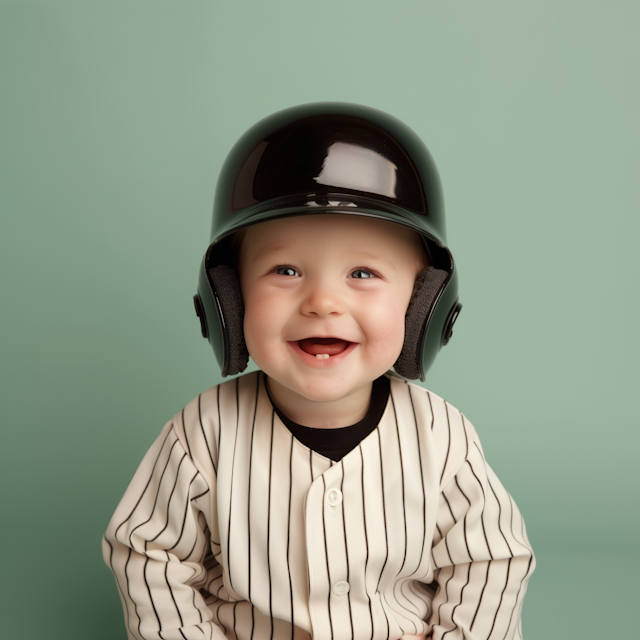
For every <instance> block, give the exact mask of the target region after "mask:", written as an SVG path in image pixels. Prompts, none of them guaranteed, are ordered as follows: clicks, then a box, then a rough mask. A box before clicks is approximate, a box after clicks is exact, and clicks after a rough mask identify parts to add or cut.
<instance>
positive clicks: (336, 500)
mask: <svg viewBox="0 0 640 640" xmlns="http://www.w3.org/2000/svg"><path fill="white" fill-rule="evenodd" d="M327 502H328V503H329V506H331V507H333V508H334V509H335V508H336V507H337V506H338V505H339V504H340V503H341V502H342V491H340V489H329V491H327Z"/></svg>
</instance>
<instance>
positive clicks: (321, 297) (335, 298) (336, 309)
mask: <svg viewBox="0 0 640 640" xmlns="http://www.w3.org/2000/svg"><path fill="white" fill-rule="evenodd" d="M300 310H301V312H302V313H303V314H304V315H317V316H321V317H324V316H328V315H331V314H334V313H335V314H338V315H339V314H342V313H344V302H343V300H342V298H341V296H340V295H339V293H338V292H337V291H336V290H335V289H334V288H332V287H331V286H329V285H327V284H321V283H319V284H317V285H315V286H310V287H309V290H308V292H307V295H306V296H305V298H304V300H303V302H302V305H301V309H300Z"/></svg>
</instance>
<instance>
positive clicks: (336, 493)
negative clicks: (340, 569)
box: [327, 489, 346, 584]
mask: <svg viewBox="0 0 640 640" xmlns="http://www.w3.org/2000/svg"><path fill="white" fill-rule="evenodd" d="M327 502H328V503H329V504H330V505H331V506H332V507H336V506H338V505H339V504H340V503H341V502H342V491H340V489H329V491H327ZM345 584H346V583H345Z"/></svg>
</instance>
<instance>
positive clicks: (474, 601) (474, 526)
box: [428, 418, 535, 640]
mask: <svg viewBox="0 0 640 640" xmlns="http://www.w3.org/2000/svg"><path fill="white" fill-rule="evenodd" d="M463 421H464V428H465V433H466V445H467V452H466V456H465V458H464V462H463V463H462V465H461V466H460V467H459V468H458V469H457V471H456V472H455V475H454V476H453V477H452V478H450V479H448V480H447V479H445V484H444V485H443V489H442V491H441V494H440V504H439V510H438V518H437V526H436V536H435V539H434V542H433V549H432V558H433V565H434V568H435V578H436V583H437V584H434V585H432V586H434V587H436V586H437V592H436V594H435V597H434V599H433V602H432V614H431V618H430V620H429V621H428V623H429V631H430V632H431V633H432V637H433V640H441V639H442V638H446V639H447V640H462V639H463V638H464V639H467V638H473V639H474V640H486V639H489V638H491V639H492V640H494V639H495V640H511V639H515V640H521V638H522V626H521V617H520V616H521V609H522V602H523V599H524V595H525V592H526V588H527V582H528V580H529V577H530V575H531V573H532V572H533V569H534V567H535V559H534V556H533V551H532V549H531V546H530V544H529V541H528V539H527V534H526V529H525V526H524V521H523V519H522V516H521V515H520V512H519V511H518V508H517V506H516V505H515V503H514V501H513V499H512V497H511V496H510V495H509V494H508V493H507V491H506V490H505V489H504V487H503V486H502V484H501V483H500V481H499V480H498V478H497V476H496V475H495V473H494V472H493V471H492V469H491V468H490V467H489V465H488V464H487V462H486V460H485V458H484V454H483V452H482V447H481V445H480V441H479V439H478V436H477V434H476V433H475V430H474V429H473V427H472V426H471V425H470V424H469V423H468V421H467V420H466V419H464V418H463Z"/></svg>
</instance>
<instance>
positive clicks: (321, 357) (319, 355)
mask: <svg viewBox="0 0 640 640" xmlns="http://www.w3.org/2000/svg"><path fill="white" fill-rule="evenodd" d="M316 358H318V360H327V359H328V358H329V354H328V353H316Z"/></svg>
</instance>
